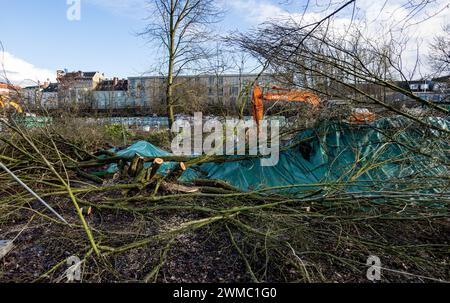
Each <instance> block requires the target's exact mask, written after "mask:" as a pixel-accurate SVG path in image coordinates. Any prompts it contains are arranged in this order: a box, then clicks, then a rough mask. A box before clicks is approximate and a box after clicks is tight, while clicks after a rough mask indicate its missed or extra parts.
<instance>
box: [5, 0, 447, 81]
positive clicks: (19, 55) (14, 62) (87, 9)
mask: <svg viewBox="0 0 450 303" xmlns="http://www.w3.org/2000/svg"><path fill="white" fill-rule="evenodd" d="M74 1H76V0H39V1H36V0H14V1H11V0H0V7H1V10H0V29H1V30H0V42H1V43H2V44H3V52H1V50H0V64H2V65H3V67H4V68H3V69H4V70H5V71H6V75H7V77H8V79H9V80H10V81H11V82H13V83H15V84H19V85H22V86H24V85H29V84H30V83H32V82H37V80H40V81H42V82H44V81H46V79H50V80H52V81H54V80H55V75H56V70H58V69H65V68H66V69H68V70H69V71H77V70H83V71H100V72H102V73H105V76H107V77H120V78H126V77H129V76H138V75H142V74H144V73H146V72H148V71H150V70H152V68H153V67H154V66H155V65H156V64H157V63H158V62H156V57H157V52H158V51H159V49H158V48H157V46H156V45H152V44H149V43H147V42H146V41H145V40H144V39H142V38H141V37H138V36H137V35H136V34H137V33H138V32H140V31H142V30H143V28H144V27H145V24H146V17H148V15H149V11H148V8H147V4H146V1H145V0H80V1H81V2H80V18H79V20H76V21H71V20H69V19H68V17H67V12H68V10H69V11H70V8H72V7H73V4H71V3H72V2H74ZM217 1H218V4H219V5H221V6H222V7H223V8H224V9H225V11H226V14H225V18H224V20H223V21H222V22H220V23H219V24H217V25H216V26H215V30H216V32H217V35H226V34H227V33H229V32H232V31H236V30H239V31H241V32H245V31H247V30H249V29H251V28H253V27H255V26H258V24H260V23H262V22H265V21H267V20H269V19H273V18H280V19H281V18H293V19H295V20H298V19H300V18H304V19H305V20H308V21H314V20H317V19H319V18H321V17H323V16H324V15H326V14H327V13H329V12H330V9H332V7H331V8H328V9H327V7H326V6H325V4H326V3H328V2H329V0H317V1H310V2H311V3H315V4H318V6H316V7H313V5H311V4H310V6H309V7H308V10H307V12H308V13H307V14H306V15H303V14H301V13H300V12H302V11H303V9H304V7H305V4H306V3H308V1H307V0H217ZM413 1H416V2H417V1H418V0H413ZM405 2H406V0H388V1H386V2H384V1H378V0H377V1H374V0H370V1H369V0H357V1H356V3H357V4H356V9H357V13H358V14H359V15H364V16H366V17H367V18H368V19H369V20H377V21H376V23H377V24H371V26H370V28H371V30H372V31H379V28H382V27H380V24H381V23H382V22H387V21H386V20H389V22H391V21H392V20H396V19H399V18H400V17H401V16H405V15H406V10H405V8H404V7H402V6H401V4H402V3H405ZM321 4H322V5H321ZM448 4H449V3H448V1H445V0H442V1H441V0H436V3H433V4H432V5H431V6H430V9H429V10H428V11H424V12H421V14H420V15H418V16H413V17H412V18H410V19H411V20H409V22H410V23H411V24H414V23H415V22H417V21H419V20H424V19H425V20H426V18H427V16H428V15H429V14H430V13H431V12H436V11H440V13H439V14H438V15H437V16H436V17H433V18H431V19H430V20H427V21H425V22H422V23H421V24H420V26H419V27H418V28H417V27H415V28H414V29H413V30H411V31H410V33H409V34H410V35H412V36H414V41H415V44H414V45H420V46H421V47H420V48H421V51H422V52H423V53H426V51H427V48H426V47H425V45H427V43H429V42H430V41H431V39H432V36H433V33H437V32H439V31H440V29H441V27H442V26H443V25H444V24H446V23H449V22H450V8H449V7H448V6H447V7H446V6H445V5H448ZM70 12H71V11H70ZM381 12H382V13H381ZM352 13H353V9H352V8H349V9H347V10H345V11H343V12H342V13H341V14H340V15H338V16H337V21H338V23H339V22H340V24H345V22H346V21H348V20H349V18H350V16H351V14H352ZM383 20H384V21H383ZM418 43H419V44H418ZM407 51H409V56H411V57H413V56H415V55H416V48H414V47H411V49H410V50H407ZM405 56H408V54H407V55H405ZM3 75H4V74H3ZM1 77H2V76H0V80H1Z"/></svg>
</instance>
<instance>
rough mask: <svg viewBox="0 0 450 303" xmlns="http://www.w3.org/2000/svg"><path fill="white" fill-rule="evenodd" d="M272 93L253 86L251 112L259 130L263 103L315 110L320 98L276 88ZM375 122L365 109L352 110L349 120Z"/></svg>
mask: <svg viewBox="0 0 450 303" xmlns="http://www.w3.org/2000/svg"><path fill="white" fill-rule="evenodd" d="M272 90H273V91H274V92H268V93H263V90H262V88H261V87H260V86H259V85H258V83H256V84H255V86H254V88H253V93H252V112H253V119H254V120H255V122H256V125H257V126H258V129H260V128H261V121H262V120H263V119H264V101H273V102H277V101H284V102H305V103H308V104H311V105H312V106H313V107H314V108H315V109H318V107H319V106H320V104H321V102H320V98H319V97H318V96H317V95H316V94H314V93H312V92H309V91H301V90H290V89H286V88H282V87H278V86H274V87H272ZM374 120H375V114H374V113H372V112H370V111H369V110H367V109H354V110H353V111H352V114H351V115H350V117H349V119H348V120H347V121H348V122H349V123H351V124H363V123H368V122H372V121H374Z"/></svg>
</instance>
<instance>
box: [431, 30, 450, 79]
mask: <svg viewBox="0 0 450 303" xmlns="http://www.w3.org/2000/svg"><path fill="white" fill-rule="evenodd" d="M429 60H430V62H431V65H432V67H433V70H434V71H435V72H436V73H438V74H440V73H450V25H448V24H447V25H446V26H445V27H444V34H442V35H438V36H436V37H435V38H434V41H433V43H432V44H431V46H430V54H429Z"/></svg>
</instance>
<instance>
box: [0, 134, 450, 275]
mask: <svg viewBox="0 0 450 303" xmlns="http://www.w3.org/2000/svg"><path fill="white" fill-rule="evenodd" d="M87 140H88V138H87ZM0 142H1V143H0V160H1V162H2V163H4V164H5V165H6V166H7V167H8V168H9V169H10V170H11V171H13V172H14V173H15V174H16V175H17V176H18V177H19V178H20V179H21V180H22V181H23V182H24V183H26V184H27V185H28V186H29V187H30V188H32V189H33V190H34V191H35V192H36V193H37V194H38V195H39V196H40V197H41V198H42V199H44V200H45V201H46V202H47V203H49V204H50V205H51V206H52V207H54V209H55V210H56V211H57V212H58V213H59V214H60V215H61V216H62V217H64V218H65V219H66V221H67V222H68V223H67V224H66V223H64V222H62V221H60V220H58V219H57V218H55V216H53V214H52V213H50V212H49V211H48V210H47V209H46V208H44V207H43V206H42V205H41V204H39V203H38V201H36V198H35V197H34V196H32V195H30V194H29V192H27V191H26V190H25V189H24V188H23V187H21V186H20V185H19V184H17V183H16V182H15V181H14V180H13V179H12V178H11V177H10V176H9V175H8V174H6V173H5V172H0V184H2V185H1V186H0V238H4V239H14V245H15V248H14V249H13V250H12V251H11V252H10V253H9V254H8V255H6V256H5V257H4V260H3V265H0V280H2V281H45V282H61V281H64V282H65V281H66V280H65V279H66V277H67V261H68V260H70V257H71V256H78V257H79V258H80V260H81V262H80V263H79V264H78V265H79V266H80V268H81V269H82V275H81V279H82V280H83V281H89V282H106V281H109V282H112V281H121V282H124V281H145V282H157V281H159V282H224V281H226V282H236V281H241V282H336V281H337V282H369V280H368V278H367V271H368V269H369V267H368V265H367V263H366V262H367V259H368V258H369V257H370V256H377V257H378V258H380V260H381V264H382V265H381V266H382V270H381V272H382V277H381V279H382V281H384V282H387V281H400V282H401V281H420V282H429V281H448V280H449V279H450V277H449V272H448V262H449V250H450V243H449V241H448V234H449V232H450V229H449V215H448V204H449V202H450V192H449V191H448V189H447V190H446V189H445V188H443V189H441V190H439V191H436V193H420V192H417V191H413V190H411V189H410V188H408V190H398V191H394V190H393V191H385V192H378V193H377V194H374V193H373V191H367V192H365V191H360V192H352V193H350V192H348V191H346V190H345V186H343V185H339V184H338V183H333V182H328V183H325V182H324V183H321V184H314V185H308V186H307V189H305V188H306V186H304V185H302V184H293V185H290V186H285V187H279V188H265V189H259V190H254V191H251V192H243V191H241V190H239V189H238V188H235V187H233V186H231V185H230V184H227V183H225V182H221V181H216V180H203V179H199V180H195V181H193V182H191V183H189V184H185V183H180V182H178V181H177V179H178V176H179V175H180V173H182V172H183V171H184V170H185V169H186V168H188V167H191V166H193V165H195V164H199V163H202V162H205V161H219V162H220V161H223V159H205V158H196V159H185V158H175V157H172V158H154V159H153V158H152V159H143V158H140V157H136V158H134V159H132V160H123V159H118V158H115V157H114V155H109V157H108V158H107V159H108V160H104V158H103V157H102V154H103V155H104V153H105V152H104V151H103V152H100V153H99V152H98V151H95V150H84V149H83V148H82V147H80V145H78V144H74V143H73V142H70V140H68V139H66V138H63V137H62V136H60V135H59V134H58V132H56V131H55V130H51V129H48V128H45V127H43V128H39V129H38V130H34V131H29V130H25V129H22V128H21V127H19V126H17V125H8V131H7V132H4V133H1V134H0ZM145 161H151V162H153V163H154V165H153V169H152V168H149V169H144V168H143V162H145ZM164 161H166V162H167V161H171V162H176V163H178V164H177V165H175V166H174V169H173V170H172V171H171V172H170V173H169V174H167V175H165V176H160V175H158V174H157V170H156V169H155V168H157V167H158V166H159V165H161V164H162V163H163V162H164ZM112 162H115V163H118V165H119V168H120V172H119V173H117V174H115V175H110V176H103V177H102V178H100V177H99V176H95V175H93V174H92V173H91V172H92V171H91V169H92V168H93V167H95V168H96V169H98V168H101V167H104V168H106V167H107V166H108V165H109V164H110V163H112ZM446 178H447V179H448V176H447V177H446ZM397 181H398V182H399V184H400V183H403V184H404V183H405V182H408V180H404V179H400V180H397ZM390 182H394V181H392V180H390ZM444 183H445V182H444ZM311 188H312V189H311ZM403 188H404V187H403ZM281 189H289V194H277V193H276V191H275V190H281ZM23 255H26V257H23V258H22V256H23ZM30 258H31V259H32V261H30ZM31 264H34V265H31Z"/></svg>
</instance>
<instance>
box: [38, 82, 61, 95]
mask: <svg viewBox="0 0 450 303" xmlns="http://www.w3.org/2000/svg"><path fill="white" fill-rule="evenodd" d="M58 86H59V85H58V83H50V84H49V85H48V86H47V87H46V88H44V89H43V90H42V92H43V93H57V92H58Z"/></svg>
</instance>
